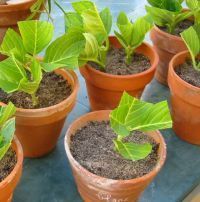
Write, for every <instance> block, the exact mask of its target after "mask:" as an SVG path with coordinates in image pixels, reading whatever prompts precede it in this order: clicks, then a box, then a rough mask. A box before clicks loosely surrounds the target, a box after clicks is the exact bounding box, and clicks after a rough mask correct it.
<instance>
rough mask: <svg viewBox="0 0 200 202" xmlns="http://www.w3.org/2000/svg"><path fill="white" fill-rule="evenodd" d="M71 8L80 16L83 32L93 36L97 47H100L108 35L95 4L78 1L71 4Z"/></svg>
mask: <svg viewBox="0 0 200 202" xmlns="http://www.w3.org/2000/svg"><path fill="white" fill-rule="evenodd" d="M72 6H73V8H74V10H75V11H76V12H77V13H79V14H80V15H81V16H82V18H83V23H84V30H85V32H88V33H91V34H93V35H94V36H95V37H96V39H97V41H98V43H99V45H102V44H103V42H104V41H105V40H106V38H107V37H108V34H107V31H106V28H105V27H104V23H103V22H102V19H101V17H100V14H99V12H98V10H97V8H96V6H95V4H94V3H93V2H91V1H80V2H74V3H72Z"/></svg>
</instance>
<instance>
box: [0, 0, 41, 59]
mask: <svg viewBox="0 0 200 202" xmlns="http://www.w3.org/2000/svg"><path fill="white" fill-rule="evenodd" d="M36 1H37V0H26V1H24V2H23V3H18V4H12V5H0V44H1V42H2V40H3V37H4V35H5V33H6V31H7V29H8V28H12V29H14V30H16V31H18V28H17V22H18V21H23V20H26V19H27V18H28V16H29V15H30V14H31V12H30V7H31V6H32V5H33V4H34V3H35V2H36ZM38 18H39V14H38V15H37V16H36V17H35V19H38ZM4 58H5V57H4V56H2V55H0V60H3V59H4Z"/></svg>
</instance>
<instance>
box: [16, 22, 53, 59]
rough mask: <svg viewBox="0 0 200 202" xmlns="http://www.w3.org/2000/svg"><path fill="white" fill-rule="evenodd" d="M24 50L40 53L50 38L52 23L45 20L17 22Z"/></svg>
mask: <svg viewBox="0 0 200 202" xmlns="http://www.w3.org/2000/svg"><path fill="white" fill-rule="evenodd" d="M18 26H19V30H20V34H21V36H22V40H23V44H24V47H25V49H26V51H27V52H28V53H30V54H32V55H36V54H38V53H40V52H41V51H42V50H43V49H44V48H45V47H46V46H47V45H48V44H49V43H50V41H51V40H52V37H53V25H52V24H51V23H49V22H46V21H38V20H31V21H21V22H18Z"/></svg>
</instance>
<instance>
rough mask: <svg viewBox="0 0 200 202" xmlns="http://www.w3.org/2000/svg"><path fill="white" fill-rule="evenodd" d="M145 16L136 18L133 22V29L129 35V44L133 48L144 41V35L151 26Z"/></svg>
mask: <svg viewBox="0 0 200 202" xmlns="http://www.w3.org/2000/svg"><path fill="white" fill-rule="evenodd" d="M145 18H146V17H140V18H138V19H137V20H136V21H135V23H134V24H133V31H132V36H131V42H130V45H131V46H132V47H134V48H137V47H138V46H140V45H141V44H142V42H143V41H144V38H145V35H146V34H147V32H149V30H150V29H151V28H152V26H153V25H152V24H151V23H149V22H148V21H147V20H146V19H145Z"/></svg>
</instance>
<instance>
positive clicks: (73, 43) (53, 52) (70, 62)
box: [42, 29, 85, 71]
mask: <svg viewBox="0 0 200 202" xmlns="http://www.w3.org/2000/svg"><path fill="white" fill-rule="evenodd" d="M84 47H85V37H84V36H83V34H82V32H80V31H79V30H76V29H73V30H71V31H70V32H67V34H64V35H63V36H61V37H59V38H57V39H56V40H55V41H54V42H52V43H51V44H50V45H49V47H48V48H47V50H46V53H45V56H44V62H43V64H42V67H43V69H44V70H45V71H52V70H54V69H57V68H61V67H67V68H75V67H78V57H79V54H80V53H81V52H82V51H83V49H84Z"/></svg>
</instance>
